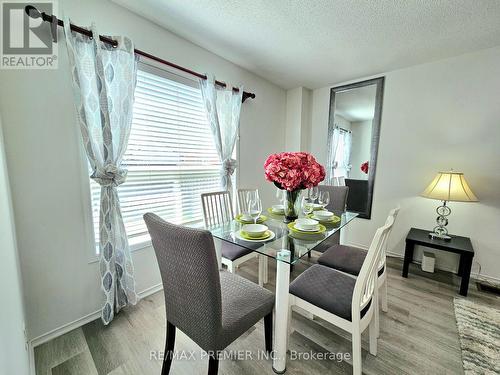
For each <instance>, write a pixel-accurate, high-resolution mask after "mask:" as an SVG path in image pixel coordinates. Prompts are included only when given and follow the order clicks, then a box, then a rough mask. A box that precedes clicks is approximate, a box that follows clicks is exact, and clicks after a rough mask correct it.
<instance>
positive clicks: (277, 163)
mask: <svg viewBox="0 0 500 375" xmlns="http://www.w3.org/2000/svg"><path fill="white" fill-rule="evenodd" d="M264 170H265V175H266V180H268V181H271V182H272V183H274V185H275V186H276V187H277V188H278V189H282V190H284V191H285V192H286V198H285V202H284V206H285V222H291V221H293V220H295V219H297V218H298V209H297V207H296V206H297V201H298V198H299V196H300V192H301V191H302V190H304V189H309V188H312V187H314V186H317V185H318V184H319V183H320V182H321V181H323V180H324V179H325V168H324V167H323V166H322V165H321V164H319V163H318V162H317V161H316V159H315V158H314V156H312V155H311V154H309V153H307V152H281V153H278V154H272V155H269V157H268V158H267V160H266V162H265V163H264Z"/></svg>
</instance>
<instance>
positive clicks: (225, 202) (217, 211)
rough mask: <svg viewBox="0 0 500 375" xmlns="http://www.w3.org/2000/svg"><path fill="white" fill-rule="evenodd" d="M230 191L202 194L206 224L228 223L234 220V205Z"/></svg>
mask: <svg viewBox="0 0 500 375" xmlns="http://www.w3.org/2000/svg"><path fill="white" fill-rule="evenodd" d="M231 202H232V201H231V194H230V193H229V191H216V192H213V193H204V194H201V205H202V207H203V218H204V220H205V225H206V226H211V225H217V224H224V223H228V222H230V221H231V220H233V218H234V215H233V205H232V203H231Z"/></svg>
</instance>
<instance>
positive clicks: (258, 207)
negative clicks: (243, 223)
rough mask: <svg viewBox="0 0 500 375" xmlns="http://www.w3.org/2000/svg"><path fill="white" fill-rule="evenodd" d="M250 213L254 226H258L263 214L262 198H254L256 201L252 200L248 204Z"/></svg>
mask: <svg viewBox="0 0 500 375" xmlns="http://www.w3.org/2000/svg"><path fill="white" fill-rule="evenodd" d="M248 213H249V214H250V216H251V217H252V219H253V222H254V224H257V219H258V218H259V216H260V214H261V213H262V202H261V201H260V198H258V197H257V198H255V197H254V199H251V200H250V202H249V204H248Z"/></svg>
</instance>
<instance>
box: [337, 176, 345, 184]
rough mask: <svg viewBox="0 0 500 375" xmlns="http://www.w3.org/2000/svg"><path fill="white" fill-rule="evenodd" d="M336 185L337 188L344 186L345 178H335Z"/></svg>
mask: <svg viewBox="0 0 500 375" xmlns="http://www.w3.org/2000/svg"><path fill="white" fill-rule="evenodd" d="M337 185H338V186H345V177H344V176H339V177H337Z"/></svg>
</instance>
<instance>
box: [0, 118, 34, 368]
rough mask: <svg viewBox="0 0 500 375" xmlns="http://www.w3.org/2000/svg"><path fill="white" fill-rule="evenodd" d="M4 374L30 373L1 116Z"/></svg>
mask: <svg viewBox="0 0 500 375" xmlns="http://www.w3.org/2000/svg"><path fill="white" fill-rule="evenodd" d="M0 253H1V258H0V259H1V261H0V285H1V288H0V301H2V308H1V309H0V374H19V375H27V374H28V372H29V360H28V352H27V350H26V345H25V338H24V307H23V297H22V288H21V276H20V273H19V261H18V256H17V249H16V240H15V233H14V219H13V215H12V206H11V202H10V188H9V180H8V176H7V165H6V163H5V153H4V140H3V134H2V120H1V119H0Z"/></svg>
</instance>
